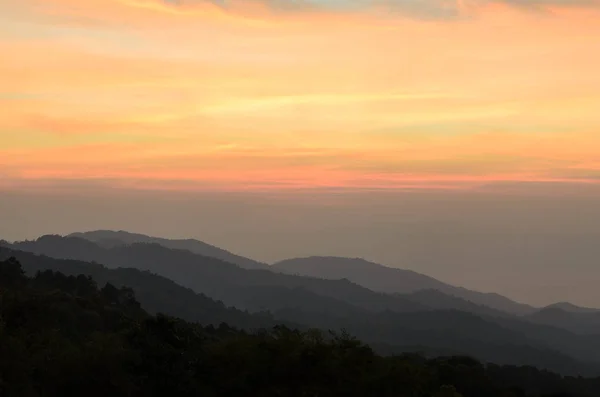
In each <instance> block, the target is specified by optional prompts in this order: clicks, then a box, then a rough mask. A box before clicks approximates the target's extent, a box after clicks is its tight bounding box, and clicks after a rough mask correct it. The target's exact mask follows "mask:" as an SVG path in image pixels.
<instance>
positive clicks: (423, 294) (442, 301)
mask: <svg viewBox="0 0 600 397" xmlns="http://www.w3.org/2000/svg"><path fill="white" fill-rule="evenodd" d="M402 296H404V297H405V298H407V299H409V300H411V301H413V302H416V303H420V304H422V305H425V306H427V307H430V308H432V309H438V310H460V311H464V312H469V313H474V314H478V315H482V316H491V317H507V316H511V314H510V313H507V312H504V311H501V310H496V309H492V308H490V307H487V306H484V305H478V304H476V303H473V302H471V301H468V300H466V299H463V298H459V297H456V296H453V295H448V294H444V293H443V292H440V291H438V290H435V289H424V290H419V291H416V292H413V293H411V294H404V295H402Z"/></svg>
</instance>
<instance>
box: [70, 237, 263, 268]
mask: <svg viewBox="0 0 600 397" xmlns="http://www.w3.org/2000/svg"><path fill="white" fill-rule="evenodd" d="M68 237H78V238H82V239H85V240H89V241H92V242H94V243H97V244H98V245H100V246H102V247H105V248H113V247H116V246H119V245H131V244H136V243H149V244H152V243H153V244H159V245H162V246H163V247H167V248H173V249H181V250H188V251H190V252H193V253H195V254H199V255H204V256H210V257H212V258H217V259H221V260H223V261H226V262H229V263H233V264H235V265H238V266H239V267H243V268H245V269H269V265H267V264H266V263H261V262H258V261H255V260H252V259H249V258H245V257H243V256H239V255H235V254H232V253H231V252H229V251H226V250H224V249H221V248H218V247H215V246H213V245H210V244H207V243H205V242H202V241H199V240H194V239H184V240H171V239H166V238H160V237H151V236H146V235H144V234H138V233H130V232H126V231H123V230H120V231H112V230H96V231H90V232H77V233H71V234H70V235H68Z"/></svg>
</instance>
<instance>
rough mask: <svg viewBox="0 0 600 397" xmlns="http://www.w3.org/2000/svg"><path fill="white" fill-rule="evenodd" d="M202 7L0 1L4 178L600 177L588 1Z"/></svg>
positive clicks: (144, 181) (223, 183)
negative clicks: (579, 2)
mask: <svg viewBox="0 0 600 397" xmlns="http://www.w3.org/2000/svg"><path fill="white" fill-rule="evenodd" d="M217 3H218V2H216V1H215V2H210V1H180V2H175V1H161V0H86V1H83V2H82V1H75V0H19V1H16V0H0V52H1V53H2V54H3V56H2V61H0V106H1V108H2V111H1V112H0V188H4V189H24V188H31V187H36V186H41V185H43V184H44V185H47V184H48V183H50V185H52V184H53V183H59V182H61V181H65V180H67V181H75V182H77V181H82V180H94V181H99V182H102V183H105V184H107V185H109V186H111V185H114V186H120V187H128V188H132V189H133V188H149V189H174V190H204V189H209V190H265V189H290V188H352V189H371V188H377V189H405V188H408V189H476V188H477V187H478V186H481V185H483V184H489V183H493V182H558V183H577V184H596V183H600V73H599V72H598V71H600V39H599V38H600V23H598V21H600V8H598V7H596V6H597V5H599V3H597V2H594V1H590V2H581V4H578V2H577V1H574V2H564V3H563V2H560V1H531V2H527V1H522V2H518V1H505V2H492V1H469V0H466V1H460V0H459V1H457V2H456V4H453V2H445V1H442V0H439V1H436V0H424V1H422V2H421V3H419V2H403V1H399V2H397V4H396V3H395V2H392V1H381V2H364V1H362V2H361V1H355V2H352V1H348V2H346V3H347V4H342V5H339V4H340V3H343V2H335V1H320V2H319V1H312V2H306V4H305V5H304V6H292V4H291V3H293V2H286V1H283V0H282V1H280V2H267V1H265V2H264V3H262V2H261V1H258V0H253V1H249V0H244V1H241V0H239V1H233V2H224V3H226V5H225V6H223V5H219V4H217ZM275 3H276V4H278V6H277V7H275V6H273V5H272V4H275ZM365 3H374V4H375V5H365ZM408 3H410V4H413V5H410V6H409V5H408ZM417 3H418V4H420V5H414V4H417ZM449 3H450V5H449ZM267 4H271V5H267ZM531 4H533V5H531ZM561 4H571V5H570V6H563V5H561ZM350 5H352V6H350Z"/></svg>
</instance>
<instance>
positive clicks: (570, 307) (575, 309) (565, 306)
mask: <svg viewBox="0 0 600 397" xmlns="http://www.w3.org/2000/svg"><path fill="white" fill-rule="evenodd" d="M544 309H560V310H564V311H566V312H569V313H600V309H593V308H590V307H581V306H576V305H574V304H572V303H569V302H558V303H554V304H552V305H549V306H546V307H545V308H544Z"/></svg>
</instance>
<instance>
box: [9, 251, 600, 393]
mask: <svg viewBox="0 0 600 397" xmlns="http://www.w3.org/2000/svg"><path fill="white" fill-rule="evenodd" d="M0 395H1V396H3V397H4V396H7V397H12V396H18V397H37V396H45V397H53V396H60V397H66V396H82V395H85V396H89V397H96V396H97V397H106V396H111V397H120V396H127V397H137V396H144V397H148V396H186V397H189V396H215V397H216V396H220V397H227V396H236V397H237V396H265V397H271V396H273V397H275V396H286V397H288V396H290V397H295V396H298V397H300V396H332V397H333V396H361V397H363V396H390V397H391V396H395V397H403V396H406V397H409V396H410V397H461V396H462V397H481V396H486V397H524V396H527V397H541V396H546V397H550V396H555V397H558V396H562V397H587V396H589V397H592V396H594V397H596V396H598V395H600V378H596V379H584V378H575V377H561V376H559V375H556V374H553V373H551V372H547V371H540V370H537V369H535V368H533V367H516V366H497V365H492V364H488V365H483V364H481V363H479V362H477V361H476V360H473V359H471V358H468V357H459V356H456V357H447V358H436V359H425V358H423V357H421V356H418V355H401V356H395V357H382V356H379V355H377V354H375V353H374V352H373V350H372V349H371V348H370V347H368V346H367V345H365V344H363V343H361V342H360V341H358V340H356V339H354V338H352V337H351V336H349V335H348V334H347V333H344V332H341V333H332V332H329V333H326V332H325V333H324V332H321V331H316V330H307V331H298V330H294V329H291V328H289V327H285V326H275V327H272V328H270V329H269V330H258V331H254V332H247V331H242V330H238V329H236V328H232V327H230V326H228V325H226V324H221V325H219V326H217V327H214V326H201V325H198V324H194V323H189V322H186V321H184V320H180V319H177V318H173V317H168V316H165V315H160V314H159V315H155V316H152V315H149V314H148V313H146V312H145V311H144V310H143V309H142V308H141V306H140V303H139V302H138V301H137V299H136V297H135V294H134V292H133V290H132V289H130V288H127V287H120V288H117V287H115V286H113V285H112V284H110V283H107V284H106V285H103V286H101V288H98V286H97V284H96V283H95V281H94V280H93V279H92V278H91V277H87V276H83V275H79V276H65V275H64V274H62V273H58V272H53V271H49V270H47V271H43V272H38V273H37V274H36V275H35V276H34V277H31V278H28V277H26V276H25V274H24V271H23V269H22V267H21V265H20V263H19V262H18V261H17V260H16V259H14V258H11V259H8V260H5V261H2V262H0Z"/></svg>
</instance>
